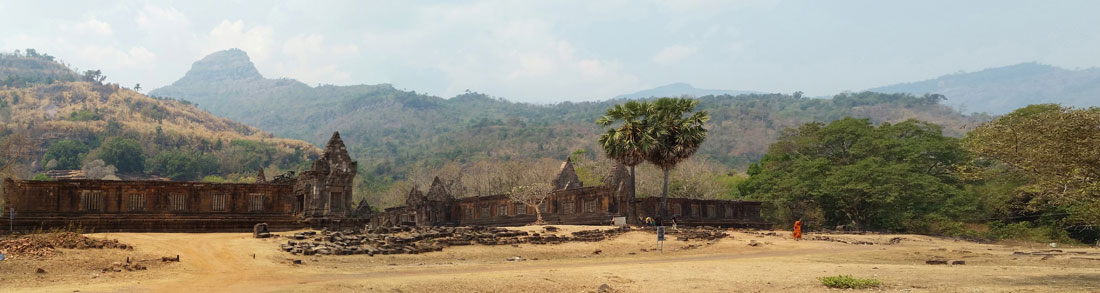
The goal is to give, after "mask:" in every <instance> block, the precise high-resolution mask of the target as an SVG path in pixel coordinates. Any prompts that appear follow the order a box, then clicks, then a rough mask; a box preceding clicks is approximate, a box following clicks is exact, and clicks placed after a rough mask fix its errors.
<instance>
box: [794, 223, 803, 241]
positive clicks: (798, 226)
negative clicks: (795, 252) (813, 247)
mask: <svg viewBox="0 0 1100 293" xmlns="http://www.w3.org/2000/svg"><path fill="white" fill-rule="evenodd" d="M793 236H794V239H795V240H802V220H798V221H794V235H793Z"/></svg>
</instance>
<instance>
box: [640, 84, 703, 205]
mask: <svg viewBox="0 0 1100 293" xmlns="http://www.w3.org/2000/svg"><path fill="white" fill-rule="evenodd" d="M698 105H699V101H698V100H694V99H690V98H660V99H658V100H656V101H654V102H653V103H652V112H651V113H650V114H649V115H648V116H647V119H646V120H647V121H648V122H647V124H648V126H649V130H650V136H652V137H653V140H654V142H655V143H654V144H653V145H652V147H650V148H649V151H648V152H646V160H647V161H649V162H650V163H653V164H654V165H657V167H659V168H661V170H662V171H664V172H665V183H664V187H663V189H662V191H661V209H660V211H659V212H658V216H659V217H660V218H661V219H664V218H665V216H666V215H665V213H666V211H667V210H668V173H669V171H672V169H673V168H676V164H679V163H680V162H683V161H684V160H686V159H687V158H690V157H691V156H692V155H694V154H695V151H698V150H699V146H701V145H702V144H703V140H705V139H706V138H707V129H706V128H703V123H705V122H707V120H709V119H710V115H709V114H707V112H706V111H699V112H694V113H692V112H693V111H695V107H696V106H698Z"/></svg>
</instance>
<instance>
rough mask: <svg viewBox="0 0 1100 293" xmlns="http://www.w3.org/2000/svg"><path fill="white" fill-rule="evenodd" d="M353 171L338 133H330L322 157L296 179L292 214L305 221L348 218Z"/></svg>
mask: <svg viewBox="0 0 1100 293" xmlns="http://www.w3.org/2000/svg"><path fill="white" fill-rule="evenodd" d="M357 167H358V162H355V161H352V160H351V156H350V155H348V150H347V148H346V147H345V146H344V141H343V140H342V139H340V133H339V132H334V133H332V138H330V139H329V140H328V145H327V146H325V152H324V154H322V155H321V158H320V159H317V161H314V162H313V167H312V168H310V170H309V171H305V172H302V174H301V175H299V177H298V181H297V183H295V185H294V195H295V198H296V204H295V212H296V213H298V215H300V216H302V217H305V218H326V217H347V216H350V215H351V212H352V211H353V209H352V198H353V194H352V189H353V188H354V186H353V185H352V184H353V183H352V180H353V179H354V178H355V173H356V171H357Z"/></svg>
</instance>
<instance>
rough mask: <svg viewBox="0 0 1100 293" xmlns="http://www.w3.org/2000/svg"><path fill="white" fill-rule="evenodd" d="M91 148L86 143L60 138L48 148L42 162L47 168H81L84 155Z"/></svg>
mask: <svg viewBox="0 0 1100 293" xmlns="http://www.w3.org/2000/svg"><path fill="white" fill-rule="evenodd" d="M89 150H90V149H89V148H88V146H87V145H84V143H82V142H80V141H76V140H71V139H66V140H59V141H57V142H54V143H53V144H50V147H49V148H46V154H45V155H43V156H42V162H44V163H46V164H47V165H46V168H47V169H58V170H75V169H80V166H81V161H83V160H84V155H85V154H87V153H88V151H89ZM50 162H56V163H50Z"/></svg>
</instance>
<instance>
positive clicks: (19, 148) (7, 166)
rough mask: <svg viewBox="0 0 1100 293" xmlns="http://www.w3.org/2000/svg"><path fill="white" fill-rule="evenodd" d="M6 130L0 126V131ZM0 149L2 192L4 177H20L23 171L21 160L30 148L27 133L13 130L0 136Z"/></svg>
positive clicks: (0, 201)
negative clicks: (13, 131)
mask: <svg viewBox="0 0 1100 293" xmlns="http://www.w3.org/2000/svg"><path fill="white" fill-rule="evenodd" d="M6 130H7V129H4V128H0V133H4V132H6ZM0 150H3V151H0V194H3V192H4V188H7V186H4V179H6V178H13V177H14V178H20V177H21V174H22V173H23V170H22V168H21V167H22V162H24V159H26V157H27V156H28V155H27V154H28V153H29V152H30V150H31V142H30V139H28V138H27V135H25V134H23V133H22V132H15V133H12V134H9V135H7V136H3V137H0ZM3 203H4V199H3V197H0V206H2V205H3Z"/></svg>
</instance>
